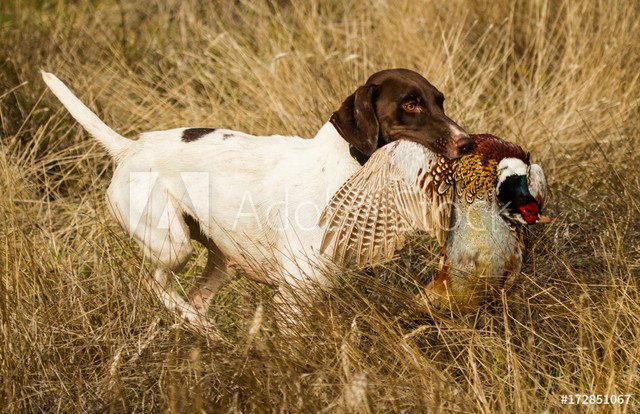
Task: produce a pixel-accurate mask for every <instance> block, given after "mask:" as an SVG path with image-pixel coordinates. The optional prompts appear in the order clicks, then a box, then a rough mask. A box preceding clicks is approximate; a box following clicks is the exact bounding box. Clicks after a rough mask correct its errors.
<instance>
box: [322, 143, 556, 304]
mask: <svg viewBox="0 0 640 414" xmlns="http://www.w3.org/2000/svg"><path fill="white" fill-rule="evenodd" d="M471 137H472V139H473V140H474V146H473V150H472V151H471V152H470V153H469V154H467V155H465V156H463V157H462V158H460V159H458V160H448V159H446V158H444V157H441V156H438V155H437V154H434V153H432V152H431V151H429V150H428V149H426V148H425V147H422V146H420V145H418V144H415V143H411V142H407V141H397V142H394V143H391V144H389V145H386V146H384V147H382V148H380V149H379V150H378V151H376V152H375V153H374V155H373V156H372V157H371V159H370V160H369V161H368V162H367V164H365V166H364V168H362V169H361V170H359V171H358V172H356V173H355V174H354V175H353V176H352V177H351V178H350V179H349V180H347V182H346V183H345V184H343V185H342V187H341V188H340V189H339V190H338V192H336V194H335V195H334V196H333V197H332V199H331V201H330V202H329V204H328V206H327V207H326V208H325V211H324V213H323V216H322V218H321V222H320V223H321V225H323V226H324V225H325V224H326V225H327V227H326V232H325V236H324V239H323V241H322V247H321V251H325V252H331V255H332V258H333V260H334V261H335V262H337V263H339V264H344V265H351V264H354V263H355V264H356V265H357V266H364V265H373V264H376V263H377V262H378V261H380V260H382V259H385V258H387V259H388V258H391V256H392V255H393V253H394V251H396V250H397V249H398V248H400V247H402V244H403V243H404V240H405V235H406V234H407V233H409V232H411V231H414V230H417V229H421V230H424V231H427V232H429V233H431V234H432V235H434V236H435V237H436V239H437V240H438V242H439V243H440V244H441V245H442V258H441V263H440V269H439V271H438V274H437V276H436V277H435V278H434V280H433V281H432V282H431V283H430V285H429V286H428V287H427V294H428V296H429V297H430V298H431V299H432V302H433V303H434V304H437V305H443V306H445V307H447V308H450V309H452V310H455V311H459V312H466V311H469V310H473V309H474V308H475V307H477V305H478V304H479V303H480V302H482V301H483V300H484V299H486V298H487V297H488V296H490V294H491V293H493V292H495V291H496V290H497V289H500V288H502V287H504V286H505V285H506V286H509V285H510V284H511V283H512V282H513V280H514V279H515V277H516V276H517V275H518V273H519V272H520V268H521V266H522V253H523V247H522V240H523V237H522V234H523V231H524V226H526V225H528V224H533V223H535V222H537V221H539V220H542V218H543V217H542V216H539V214H538V213H539V212H540V210H541V208H542V204H543V200H544V197H545V193H546V183H545V179H544V174H543V173H542V169H541V168H540V166H539V165H536V164H533V165H531V164H530V163H529V156H528V154H527V153H526V152H525V151H523V150H522V148H520V147H519V146H517V145H515V144H512V143H510V142H507V141H504V140H502V139H500V138H498V137H495V136H493V135H472V136H471Z"/></svg>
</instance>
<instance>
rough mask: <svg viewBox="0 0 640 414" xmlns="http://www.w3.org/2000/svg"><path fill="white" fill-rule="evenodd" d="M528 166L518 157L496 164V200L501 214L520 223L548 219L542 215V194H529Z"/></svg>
mask: <svg viewBox="0 0 640 414" xmlns="http://www.w3.org/2000/svg"><path fill="white" fill-rule="evenodd" d="M529 169H530V168H529V167H528V166H527V164H525V162H524V161H522V160H520V159H518V158H504V159H503V160H502V161H500V163H499V164H498V186H497V194H498V201H499V202H500V204H501V206H502V208H503V209H502V215H503V216H505V217H506V218H507V219H509V220H511V221H514V222H517V223H521V224H534V223H546V222H549V221H550V219H549V218H548V217H546V216H543V215H542V203H543V198H544V197H543V196H541V195H539V194H535V195H536V197H534V195H532V194H531V191H530V185H529Z"/></svg>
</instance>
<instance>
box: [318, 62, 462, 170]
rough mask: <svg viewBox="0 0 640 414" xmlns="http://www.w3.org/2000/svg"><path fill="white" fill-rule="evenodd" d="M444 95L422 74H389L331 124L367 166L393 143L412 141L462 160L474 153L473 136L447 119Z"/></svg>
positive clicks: (377, 77)
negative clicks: (402, 140) (379, 151)
mask: <svg viewBox="0 0 640 414" xmlns="http://www.w3.org/2000/svg"><path fill="white" fill-rule="evenodd" d="M443 102H444V95H443V94H442V92H440V91H439V90H437V89H436V88H435V87H434V86H433V85H431V84H430V83H429V82H428V81H427V80H426V79H425V78H423V77H422V76H421V75H420V74H418V73H416V72H414V71H411V70H408V69H389V70H383V71H381V72H377V73H375V74H373V75H372V76H371V77H370V78H369V80H367V83H365V84H364V85H363V86H361V87H359V88H358V89H357V90H356V91H355V93H354V94H353V95H351V96H349V97H348V98H347V99H346V100H345V101H344V102H343V103H342V106H341V107H340V109H338V110H337V111H336V112H334V113H333V115H332V116H331V120H330V121H331V123H332V124H333V125H334V126H335V127H336V129H337V130H338V132H339V133H340V135H342V137H343V138H344V139H345V140H346V141H347V142H349V144H351V148H352V154H353V155H354V156H356V158H357V159H358V161H360V162H361V163H363V162H364V161H366V159H367V158H368V157H369V156H370V155H371V154H373V152H374V151H375V150H376V149H378V148H380V147H381V146H383V145H384V144H387V143H389V142H392V141H396V140H398V139H406V140H410V141H415V142H417V143H419V144H422V145H424V146H425V147H427V148H429V149H430V150H432V151H434V152H435V153H437V154H441V155H444V156H446V157H448V158H458V157H460V156H462V155H464V154H465V153H467V152H469V151H470V150H471V149H472V146H473V141H472V140H471V138H469V135H468V134H467V133H466V132H465V131H464V130H463V129H462V128H460V127H459V126H458V125H457V124H456V123H455V122H453V121H452V120H451V119H450V118H449V117H448V116H446V115H445V114H444V108H443V106H442V105H443Z"/></svg>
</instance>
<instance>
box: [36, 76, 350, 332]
mask: <svg viewBox="0 0 640 414" xmlns="http://www.w3.org/2000/svg"><path fill="white" fill-rule="evenodd" d="M43 78H44V80H45V82H46V83H47V85H48V86H49V88H50V89H51V90H52V91H53V93H54V94H55V95H56V96H57V97H58V99H60V101H61V102H62V104H63V105H64V106H65V107H66V108H67V109H68V110H69V112H70V113H71V115H73V117H74V118H75V119H76V120H77V121H78V122H79V123H80V124H81V125H82V126H83V127H84V128H85V129H86V130H87V131H89V132H90V133H91V134H92V135H93V136H94V137H95V138H96V139H97V140H98V141H99V142H100V143H101V144H102V145H103V146H104V147H105V148H106V149H107V151H108V152H109V154H110V155H111V156H113V157H114V158H115V159H116V161H117V167H116V169H115V172H114V175H113V179H112V182H111V185H110V186H109V189H108V190H107V198H108V202H109V206H110V208H111V211H112V213H113V214H114V216H115V217H116V218H117V219H118V221H119V222H120V224H121V225H122V226H123V227H124V228H125V230H127V232H128V233H129V234H130V235H131V236H132V237H133V238H134V239H135V240H136V241H137V242H138V243H139V244H140V245H141V247H142V248H143V250H144V252H145V255H146V256H147V257H148V258H150V259H151V261H152V263H153V265H154V267H155V268H156V270H155V280H152V281H151V282H150V285H151V287H152V288H154V289H155V290H156V291H157V292H158V294H159V295H160V297H161V298H162V299H163V301H164V303H165V304H166V305H167V306H168V307H170V308H173V309H176V310H178V311H181V312H182V313H183V315H184V316H185V318H187V319H188V320H190V321H193V322H195V321H198V320H201V319H200V318H201V316H202V314H203V313H205V312H206V310H207V307H208V300H209V298H210V297H211V296H212V295H213V293H215V290H217V289H218V288H219V287H220V285H222V279H224V278H225V276H226V275H227V269H226V267H225V266H224V261H223V260H224V258H226V259H227V260H231V261H232V262H234V263H236V264H238V265H240V266H241V267H242V268H243V269H244V270H246V272H247V274H248V275H249V277H251V278H253V279H255V280H258V281H261V282H268V283H273V284H276V285H277V284H281V283H283V282H284V283H286V284H287V285H294V286H297V285H299V284H301V283H304V282H306V281H308V280H309V279H310V278H314V279H316V280H317V281H319V282H321V283H322V282H324V280H323V279H322V272H320V271H319V270H320V269H321V267H322V266H321V265H320V263H319V262H320V261H321V260H322V259H321V258H319V257H318V256H317V252H318V247H319V245H320V242H321V239H322V233H323V229H321V228H320V227H318V225H317V221H318V217H319V215H320V213H321V212H322V209H323V208H324V206H325V205H326V204H327V201H328V199H329V197H330V196H331V195H332V194H333V193H334V192H335V191H336V190H337V189H338V187H339V186H340V185H341V184H342V183H343V182H344V181H346V179H347V178H348V177H349V176H351V174H352V173H353V172H355V171H356V170H357V169H358V168H359V167H360V166H359V164H358V163H357V162H356V161H355V160H353V159H352V157H351V156H350V154H349V146H348V143H347V142H346V141H345V140H344V139H343V138H342V137H341V136H340V134H339V133H338V132H337V131H336V129H335V128H334V127H333V125H332V124H331V123H326V124H325V125H324V126H323V127H322V128H321V129H320V130H319V131H318V133H317V134H316V136H315V137H314V138H313V139H303V138H299V137H294V136H278V135H274V136H266V137H260V136H253V135H248V134H244V133H241V132H236V131H230V130H223V129H218V130H216V131H215V132H213V133H210V134H207V135H205V136H203V137H201V138H199V139H197V140H195V141H192V142H185V141H183V140H182V134H183V131H184V130H185V129H187V128H179V129H172V130H167V131H155V132H148V133H144V134H142V135H141V136H140V138H139V139H138V140H136V141H133V140H129V139H127V138H125V137H123V136H121V135H119V134H117V133H116V132H115V131H113V130H112V129H111V128H109V127H108V126H107V125H105V124H104V123H103V122H102V121H101V120H100V119H99V118H98V117H97V116H96V115H95V114H94V113H93V112H91V110H89V108H87V107H86V106H85V105H84V104H82V102H80V101H79V100H78V99H77V98H76V97H75V96H74V95H73V93H72V92H71V91H70V90H69V89H68V88H67V87H66V86H65V85H64V84H63V83H62V82H61V81H60V80H59V79H58V78H56V77H55V76H54V75H52V74H50V73H44V72H43ZM184 214H188V215H190V216H191V217H193V218H194V219H195V220H196V221H197V222H198V223H199V225H200V228H201V230H202V232H203V233H204V236H206V238H207V239H209V241H210V242H212V244H211V245H210V246H208V247H209V260H210V262H211V263H209V262H208V264H207V268H206V269H205V272H204V274H203V277H202V280H201V283H200V282H199V283H200V285H199V286H200V288H201V289H204V290H203V291H198V292H196V293H195V294H192V293H190V294H189V297H190V299H192V300H191V302H189V301H187V300H184V299H182V298H181V297H180V296H179V295H177V294H176V293H175V292H173V290H172V289H171V287H170V281H169V279H168V274H169V273H170V272H169V271H173V272H177V271H179V270H180V269H181V268H182V267H183V266H184V265H185V263H186V262H187V261H188V259H189V257H190V255H191V252H192V245H191V236H190V231H189V228H188V225H187V223H186V222H185V219H184ZM329 253H330V252H329ZM207 269H209V270H207ZM205 288H206V289H205ZM194 302H202V303H201V304H200V306H195V305H194Z"/></svg>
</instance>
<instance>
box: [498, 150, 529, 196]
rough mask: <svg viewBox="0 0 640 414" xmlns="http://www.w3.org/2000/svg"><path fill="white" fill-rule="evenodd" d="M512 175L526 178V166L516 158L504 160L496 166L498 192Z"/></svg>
mask: <svg viewBox="0 0 640 414" xmlns="http://www.w3.org/2000/svg"><path fill="white" fill-rule="evenodd" d="M512 175H523V176H525V177H526V176H527V164H525V163H524V161H522V160H521V159H518V158H504V159H503V160H502V161H500V163H499V164H498V190H499V189H500V186H501V184H502V183H503V182H504V180H506V179H507V177H509V176H512Z"/></svg>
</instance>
